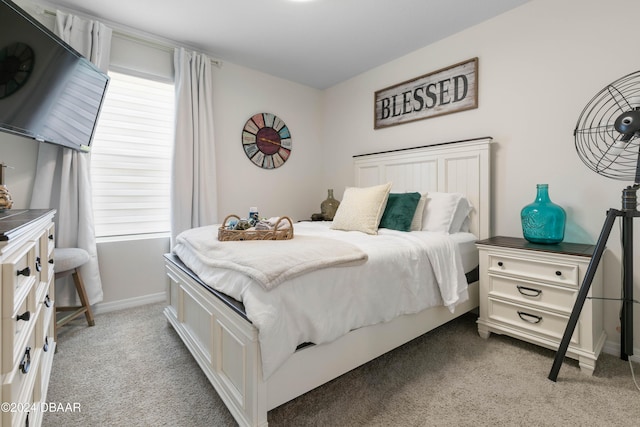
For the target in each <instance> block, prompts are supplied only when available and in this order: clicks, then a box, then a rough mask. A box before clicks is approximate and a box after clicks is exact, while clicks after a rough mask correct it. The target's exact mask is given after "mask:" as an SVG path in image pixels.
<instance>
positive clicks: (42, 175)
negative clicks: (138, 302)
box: [30, 11, 112, 305]
mask: <svg viewBox="0 0 640 427" xmlns="http://www.w3.org/2000/svg"><path fill="white" fill-rule="evenodd" d="M54 33H55V34H56V35H58V36H59V37H60V38H61V39H62V40H64V41H65V42H67V43H68V44H69V45H71V47H73V48H74V49H75V50H77V51H78V52H80V53H81V54H82V55H84V56H85V57H86V58H87V59H89V60H90V61H91V62H93V63H94V64H96V65H97V66H98V67H99V68H100V69H102V70H103V71H105V72H106V71H107V69H108V67H109V55H110V50H111V34H112V31H111V29H110V28H108V27H106V26H105V25H104V24H102V23H100V22H97V21H91V20H86V19H82V18H79V17H77V16H74V15H70V14H66V13H63V12H60V11H57V13H56V24H55V28H54ZM90 161H91V159H90V154H88V153H80V152H78V151H74V150H71V149H69V148H65V147H60V146H56V145H52V144H40V147H39V149H38V160H37V168H36V177H35V180H34V188H33V193H32V198H31V204H30V207H31V208H32V209H47V208H55V209H56V210H57V214H56V219H55V221H56V246H57V247H61V248H64V247H77V248H82V249H84V250H86V251H87V252H88V253H89V257H90V259H89V262H87V263H86V264H85V265H83V266H82V267H81V269H80V270H81V274H82V278H83V280H84V283H85V287H86V291H87V296H88V298H89V303H90V304H95V303H98V302H100V301H102V299H103V292H102V281H101V280H100V271H99V265H98V252H97V247H96V239H95V232H94V225H93V208H92V203H91V175H90ZM62 280H67V279H62ZM69 280H70V279H69ZM56 300H57V303H59V304H60V305H72V304H77V296H76V292H75V287H74V286H73V285H71V283H69V284H67V285H65V286H61V287H56Z"/></svg>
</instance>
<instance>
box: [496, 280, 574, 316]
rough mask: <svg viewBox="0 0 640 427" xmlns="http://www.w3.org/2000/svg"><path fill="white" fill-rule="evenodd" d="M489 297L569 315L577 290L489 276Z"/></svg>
mask: <svg viewBox="0 0 640 427" xmlns="http://www.w3.org/2000/svg"><path fill="white" fill-rule="evenodd" d="M488 281H489V297H490V298H495V297H499V298H504V299H509V300H512V301H514V302H519V303H526V304H528V305H532V306H535V307H537V308H539V309H542V310H551V311H558V312H561V313H565V314H567V315H569V314H571V310H572V309H573V305H574V303H575V300H576V294H577V292H578V291H577V289H575V288H568V287H564V286H556V285H549V284H545V283H542V282H531V281H525V280H520V279H516V278H511V277H504V276H498V275H495V276H494V275H490V276H489V279H488Z"/></svg>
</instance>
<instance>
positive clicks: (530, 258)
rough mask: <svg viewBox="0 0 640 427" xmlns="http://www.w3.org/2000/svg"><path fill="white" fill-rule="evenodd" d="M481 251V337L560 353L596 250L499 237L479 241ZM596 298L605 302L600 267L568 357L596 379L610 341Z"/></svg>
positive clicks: (590, 247)
mask: <svg viewBox="0 0 640 427" xmlns="http://www.w3.org/2000/svg"><path fill="white" fill-rule="evenodd" d="M477 246H478V249H479V251H480V253H479V255H480V317H479V318H478V333H479V334H480V336H481V337H483V338H489V335H490V334H491V332H494V333H497V334H505V335H510V336H512V337H515V338H518V339H521V340H524V341H528V342H531V343H534V344H538V345H541V346H544V347H547V348H550V349H553V350H557V349H558V346H559V345H560V341H561V340H562V336H563V334H564V330H565V328H566V325H567V322H568V320H569V315H570V314H571V311H572V309H573V305H574V303H575V299H576V296H577V294H578V290H579V288H580V286H581V285H582V281H583V279H584V276H585V273H586V270H587V267H588V265H589V262H590V260H591V256H592V254H593V251H594V249H595V246H592V245H583V244H577V243H564V242H563V243H560V244H557V245H541V244H533V243H529V242H528V241H526V240H524V239H520V238H515V237H501V236H498V237H492V238H490V239H487V240H482V241H479V242H477ZM592 296H596V297H602V271H601V268H599V269H598V271H597V272H596V275H595V278H594V280H593V282H592V284H591V288H590V291H589V294H588V297H587V300H586V302H585V304H584V307H583V308H582V311H581V314H580V319H579V321H578V324H577V325H576V329H575V331H574V333H573V336H572V338H571V341H570V343H569V348H568V349H567V354H566V356H567V357H570V358H573V359H577V360H578V361H579V363H580V368H581V369H582V371H583V372H585V373H588V374H593V370H594V369H595V366H596V360H597V359H598V355H599V354H600V351H601V350H602V347H603V345H604V342H605V339H606V335H605V332H604V326H603V306H602V300H601V299H591V298H590V297H592ZM549 368H550V369H551V360H550V364H549Z"/></svg>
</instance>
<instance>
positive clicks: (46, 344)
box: [42, 337, 49, 351]
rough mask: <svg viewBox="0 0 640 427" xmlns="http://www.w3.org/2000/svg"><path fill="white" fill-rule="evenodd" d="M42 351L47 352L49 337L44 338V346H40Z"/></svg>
mask: <svg viewBox="0 0 640 427" xmlns="http://www.w3.org/2000/svg"><path fill="white" fill-rule="evenodd" d="M42 350H43V351H49V337H44V345H43V346H42Z"/></svg>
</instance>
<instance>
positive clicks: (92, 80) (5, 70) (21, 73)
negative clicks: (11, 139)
mask: <svg viewBox="0 0 640 427" xmlns="http://www.w3.org/2000/svg"><path fill="white" fill-rule="evenodd" d="M108 84H109V77H108V76H107V74H105V73H103V72H102V71H100V69H98V68H97V67H96V66H95V65H93V64H92V63H91V62H90V61H88V60H87V59H86V58H84V57H83V56H82V55H80V54H79V53H78V52H77V51H75V50H74V49H73V48H71V46H69V45H68V44H67V43H65V42H63V41H62V40H61V39H60V38H59V37H57V36H56V35H55V34H53V33H52V32H51V31H49V30H48V29H47V28H46V27H45V26H43V25H42V24H41V23H40V22H38V21H37V20H36V19H35V18H33V17H32V16H31V15H29V14H28V13H27V12H25V11H24V10H22V9H21V8H20V7H18V6H17V5H16V4H15V3H13V2H11V1H10V0H0V130H3V131H6V132H9V133H13V134H17V135H21V136H25V137H27V138H32V139H35V140H37V141H41V142H48V143H52V144H58V145H63V146H65V147H69V148H72V149H74V150H80V151H89V147H90V145H91V141H92V139H93V134H94V131H95V127H96V122H97V120H98V116H99V114H100V108H101V107H102V101H103V99H104V95H105V93H106V90H107V86H108Z"/></svg>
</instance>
